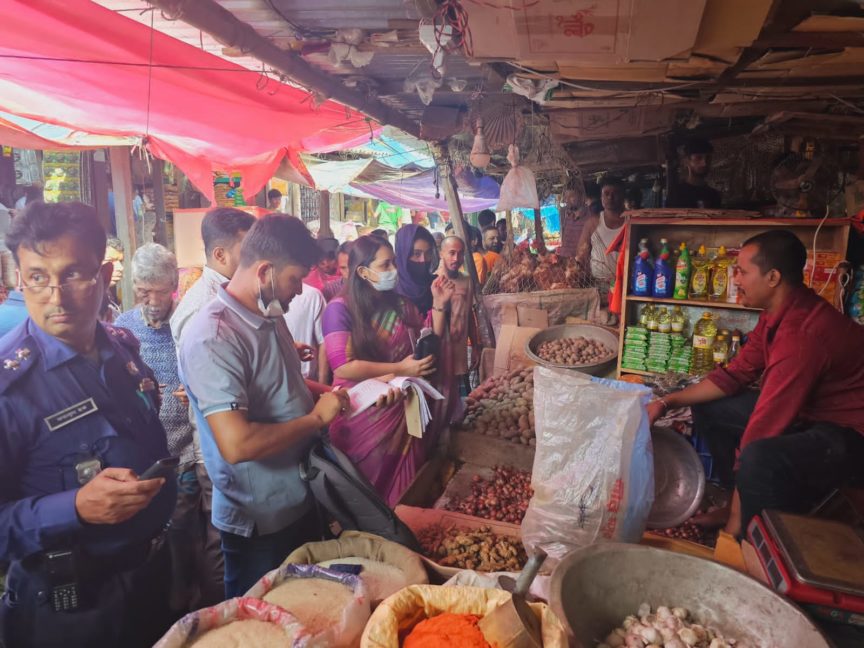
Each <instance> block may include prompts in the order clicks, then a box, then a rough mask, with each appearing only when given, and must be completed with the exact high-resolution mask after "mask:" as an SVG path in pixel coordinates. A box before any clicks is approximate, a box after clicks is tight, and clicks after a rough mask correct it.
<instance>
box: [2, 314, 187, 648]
mask: <svg viewBox="0 0 864 648" xmlns="http://www.w3.org/2000/svg"><path fill="white" fill-rule="evenodd" d="M96 345H97V349H98V351H99V357H100V361H99V365H98V366H97V365H96V364H95V363H93V362H91V361H89V360H88V359H86V358H84V357H83V356H81V355H79V354H78V353H77V352H75V351H74V350H72V349H71V348H70V347H69V346H67V345H66V344H64V343H62V342H60V341H59V340H58V339H56V338H54V337H52V336H51V335H48V334H47V333H46V332H45V331H43V330H42V329H40V328H39V327H38V326H36V324H35V323H33V322H32V321H31V320H30V319H29V318H28V319H27V320H25V321H24V322H23V323H22V324H20V325H18V326H17V327H16V328H15V329H13V330H12V331H10V332H9V334H8V335H6V336H5V337H3V339H2V340H0V561H3V562H9V563H10V564H9V571H8V574H7V579H6V592H5V594H4V596H3V599H2V604H0V645H2V644H3V641H5V644H6V645H7V646H9V647H11V646H15V647H18V646H31V645H32V646H39V647H40V648H41V647H43V646H97V645H98V646H115V645H118V646H119V645H122V646H134V645H148V646H149V645H152V643H153V641H154V640H155V639H157V638H158V637H159V636H160V635H161V634H162V633H163V632H164V631H165V629H166V625H165V624H167V623H170V618H169V616H168V612H167V590H168V587H167V586H168V574H169V572H170V564H169V563H168V562H167V560H168V559H167V551H164V550H162V549H159V548H157V547H158V546H159V537H160V536H161V534H162V531H163V529H164V527H165V525H166V524H167V523H168V521H169V519H170V517H171V512H172V510H173V507H174V503H175V500H176V493H177V491H176V483H175V480H171V479H169V480H166V482H165V484H164V485H163V486H162V488H161V490H160V491H159V493H158V494H157V495H156V496H155V497H154V499H153V500H152V501H151V503H150V504H149V505H148V506H147V508H146V509H144V510H142V511H139V512H138V513H137V514H136V515H135V516H133V517H132V518H131V519H129V520H126V521H125V522H122V523H120V524H87V523H85V522H83V521H81V520H80V519H79V517H78V514H77V512H76V509H75V496H76V493H77V490H78V488H80V487H81V485H82V484H85V483H87V481H88V480H89V479H92V477H93V476H94V475H95V474H96V473H98V471H99V470H101V469H102V468H107V467H118V468H131V469H132V470H134V471H135V472H137V473H138V474H141V473H142V472H144V471H145V470H146V469H147V468H148V467H149V466H150V465H152V464H153V463H154V462H155V461H157V460H158V459H161V458H163V457H166V456H168V447H167V441H166V435H165V430H164V429H163V427H162V425H161V423H160V422H159V392H158V386H157V384H156V381H155V380H154V376H153V372H152V371H151V370H150V369H149V368H148V367H147V366H146V365H145V364H144V362H143V361H142V360H141V358H140V356H139V354H138V341H137V340H136V339H135V337H134V336H133V335H132V334H131V333H130V332H129V331H127V330H126V329H122V328H117V327H113V326H110V325H106V324H99V325H98V327H97V331H96ZM162 609H164V610H165V612H164V614H163V613H162V612H161V610H162Z"/></svg>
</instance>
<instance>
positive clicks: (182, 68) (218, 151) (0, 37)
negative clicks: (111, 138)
mask: <svg viewBox="0 0 864 648" xmlns="http://www.w3.org/2000/svg"><path fill="white" fill-rule="evenodd" d="M2 4H3V9H2V14H3V15H2V19H0V109H3V110H5V111H7V112H10V113H13V114H16V115H22V116H26V117H30V118H33V119H37V120H40V121H43V122H47V123H51V124H59V125H63V126H68V127H70V128H74V129H78V130H82V131H87V132H90V133H96V134H102V135H121V136H142V137H143V136H146V137H147V140H146V142H147V146H148V148H149V150H150V152H151V153H152V154H153V155H155V156H156V157H159V158H162V159H165V160H170V161H171V162H173V163H175V164H176V165H177V166H178V167H180V168H181V169H182V170H183V172H184V173H185V174H186V175H187V176H188V177H189V178H190V180H192V182H193V183H195V185H196V186H197V187H198V188H199V189H200V190H201V191H202V192H203V193H204V194H205V195H206V196H207V197H208V198H210V200H211V201H212V200H213V173H214V172H217V171H221V172H239V173H241V174H242V175H243V178H244V187H245V190H246V193H247V195H252V194H254V193H256V192H257V191H258V190H259V189H261V187H263V186H264V184H265V183H266V182H267V180H268V179H269V178H270V177H271V176H272V175H273V172H274V171H275V170H276V168H277V167H278V166H279V164H280V162H282V160H283V158H284V157H285V156H286V155H287V156H288V159H289V160H291V162H292V163H293V164H294V165H295V166H297V167H298V168H299V169H301V170H302V169H303V164H302V162H301V161H300V158H299V153H300V152H304V151H308V152H322V151H330V150H339V149H342V148H348V147H351V146H355V145H357V144H358V143H359V142H362V141H364V140H368V139H369V137H370V125H369V123H368V122H367V121H366V118H365V116H364V115H362V114H361V113H358V112H356V111H353V110H349V109H347V108H346V107H344V106H342V105H340V104H337V103H335V102H332V101H328V102H325V103H323V104H322V105H320V106H317V107H316V106H315V105H314V103H313V101H312V97H311V96H310V95H309V93H307V92H305V91H303V90H300V89H297V88H294V87H291V86H288V85H285V84H282V83H278V82H277V81H275V80H273V79H269V80H266V79H265V78H263V77H262V76H261V75H260V74H258V73H256V72H252V71H250V70H247V69H245V68H243V67H240V66H238V65H234V64H233V63H230V62H228V61H224V60H222V59H220V58H218V57H216V56H213V55H212V54H208V53H207V52H204V51H201V50H199V49H197V48H195V47H193V46H191V45H187V44H186V43H183V42H181V41H178V40H176V39H174V38H171V37H169V36H166V35H164V34H161V33H159V32H157V31H153V30H151V29H150V28H149V27H147V26H145V25H142V24H140V23H137V22H135V21H134V20H131V19H129V18H126V17H125V16H123V15H120V14H117V13H115V12H113V11H111V10H109V9H106V8H104V7H101V6H99V5H97V4H94V3H93V2H90V1H89V0H64V1H62V2H60V1H56V0H55V1H47V0H3V3H2ZM151 61H152V66H151V65H150V62H151Z"/></svg>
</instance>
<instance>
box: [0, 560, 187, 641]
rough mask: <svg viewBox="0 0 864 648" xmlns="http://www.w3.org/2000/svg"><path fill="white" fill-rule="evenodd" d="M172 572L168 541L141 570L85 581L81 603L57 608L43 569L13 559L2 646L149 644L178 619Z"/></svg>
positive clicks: (3, 604) (1, 620)
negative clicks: (172, 595) (173, 607)
mask: <svg viewBox="0 0 864 648" xmlns="http://www.w3.org/2000/svg"><path fill="white" fill-rule="evenodd" d="M170 571H171V561H170V555H169V552H168V547H167V545H164V546H162V547H161V548H160V549H158V550H157V551H155V552H154V554H153V555H152V556H151V557H150V558H149V559H148V560H147V561H146V562H145V563H144V564H143V565H141V566H140V567H138V568H136V569H132V570H129V571H124V572H119V573H115V574H112V575H106V576H104V577H102V578H99V579H98V580H86V579H85V580H84V581H82V582H80V583H79V596H80V599H81V604H80V606H79V608H78V609H76V610H73V611H68V612H55V611H54V609H53V607H52V606H51V600H50V592H51V586H50V585H49V584H48V581H47V578H46V576H45V575H44V574H43V573H42V570H40V569H31V568H27V567H25V566H24V565H22V563H21V562H17V561H16V562H13V563H12V564H11V565H10V568H9V573H8V576H7V581H6V584H7V589H6V593H5V594H4V596H3V599H2V601H0V646H5V647H7V648H31V647H32V648H79V647H80V648H95V647H96V646H100V647H101V646H104V647H105V648H113V647H114V646H117V647H118V648H119V647H121V646H122V647H123V648H139V647H140V648H149V647H150V646H152V645H153V644H154V643H155V642H156V641H157V640H158V639H159V638H160V637H161V636H162V635H163V634H165V632H166V631H167V630H168V628H169V627H170V626H171V624H172V623H173V622H174V621H175V615H174V614H172V612H171V611H170V609H169V607H168V591H169V585H170V582H171V581H170Z"/></svg>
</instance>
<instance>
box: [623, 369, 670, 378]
mask: <svg viewBox="0 0 864 648" xmlns="http://www.w3.org/2000/svg"><path fill="white" fill-rule="evenodd" d="M620 373H622V374H625V373H629V374H636V375H637V376H651V377H654V376H662V375H663V374H659V373H657V372H655V371H642V370H640V369H626V368H625V367H621V372H620Z"/></svg>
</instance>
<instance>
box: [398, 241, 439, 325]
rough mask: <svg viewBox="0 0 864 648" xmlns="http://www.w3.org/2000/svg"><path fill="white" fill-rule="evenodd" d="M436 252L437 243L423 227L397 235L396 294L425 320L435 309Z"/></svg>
mask: <svg viewBox="0 0 864 648" xmlns="http://www.w3.org/2000/svg"><path fill="white" fill-rule="evenodd" d="M436 250H437V246H436V245H435V239H434V238H433V237H432V234H430V233H429V230H427V229H426V228H425V227H423V226H421V225H404V226H402V227H401V228H400V229H399V231H397V232H396V270H397V271H398V272H399V279H398V281H397V282H396V292H397V293H399V294H400V295H402V296H403V297H405V298H407V299H410V300H411V302H412V303H413V304H414V305H415V306H416V307H417V310H418V311H420V315H421V316H423V317H424V318H425V317H426V315H427V314H428V313H429V310H430V309H431V308H432V282H433V281H435V275H434V274H433V273H434V272H435V270H437V266H438V263H437V253H436Z"/></svg>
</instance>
